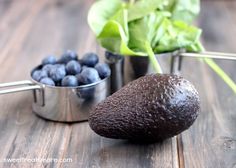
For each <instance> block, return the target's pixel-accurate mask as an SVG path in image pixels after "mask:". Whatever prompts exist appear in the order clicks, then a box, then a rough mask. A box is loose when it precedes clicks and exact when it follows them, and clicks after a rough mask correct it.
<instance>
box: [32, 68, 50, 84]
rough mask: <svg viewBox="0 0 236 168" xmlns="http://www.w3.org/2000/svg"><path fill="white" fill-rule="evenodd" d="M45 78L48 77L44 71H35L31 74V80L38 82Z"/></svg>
mask: <svg viewBox="0 0 236 168" xmlns="http://www.w3.org/2000/svg"><path fill="white" fill-rule="evenodd" d="M45 77H48V73H47V71H44V70H35V71H34V72H33V74H32V78H33V79H34V80H36V81H38V82H39V81H40V80H41V79H42V78H45Z"/></svg>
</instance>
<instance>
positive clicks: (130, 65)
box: [105, 49, 236, 92]
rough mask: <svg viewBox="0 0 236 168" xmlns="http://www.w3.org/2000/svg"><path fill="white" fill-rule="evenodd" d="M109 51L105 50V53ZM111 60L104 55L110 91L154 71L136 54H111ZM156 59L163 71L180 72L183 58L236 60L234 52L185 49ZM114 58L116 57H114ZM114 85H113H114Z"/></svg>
mask: <svg viewBox="0 0 236 168" xmlns="http://www.w3.org/2000/svg"><path fill="white" fill-rule="evenodd" d="M107 53H109V51H106V54H105V55H109V54H107ZM112 55H113V57H111V59H112V60H109V59H110V58H108V57H106V62H107V63H108V64H109V66H110V68H111V74H112V77H113V78H112V79H111V85H112V86H113V88H112V92H116V91H117V90H119V89H120V88H121V87H122V86H123V85H125V84H127V83H129V82H130V81H133V80H135V79H137V78H139V77H141V76H144V75H146V74H149V73H154V71H153V68H152V65H151V64H150V62H149V58H148V57H147V56H146V57H138V56H120V55H118V56H116V55H117V54H112ZM155 56H156V59H158V60H159V63H160V65H161V67H162V69H163V72H164V73H171V74H180V71H181V68H182V64H183V58H184V57H189V58H213V59H224V60H234V61H235V60H236V54H234V53H221V52H209V51H207V52H200V53H188V52H186V51H185V49H179V50H176V51H173V52H167V53H161V54H156V55H155ZM114 58H116V59H114ZM168 59H169V60H168ZM114 86H115V87H114Z"/></svg>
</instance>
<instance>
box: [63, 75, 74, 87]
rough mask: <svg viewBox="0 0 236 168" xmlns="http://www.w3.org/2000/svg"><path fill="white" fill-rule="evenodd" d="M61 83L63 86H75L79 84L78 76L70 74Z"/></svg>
mask: <svg viewBox="0 0 236 168" xmlns="http://www.w3.org/2000/svg"><path fill="white" fill-rule="evenodd" d="M61 85H62V86H70V87H74V86H78V81H77V78H76V77H75V76H72V75H68V76H66V77H64V78H63V80H62V81H61Z"/></svg>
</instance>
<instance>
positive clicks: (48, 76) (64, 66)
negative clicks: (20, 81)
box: [32, 50, 111, 87]
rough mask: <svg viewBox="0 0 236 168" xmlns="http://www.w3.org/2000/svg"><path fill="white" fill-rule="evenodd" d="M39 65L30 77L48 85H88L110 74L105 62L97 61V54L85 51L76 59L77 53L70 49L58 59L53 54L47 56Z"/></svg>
mask: <svg viewBox="0 0 236 168" xmlns="http://www.w3.org/2000/svg"><path fill="white" fill-rule="evenodd" d="M40 67H41V68H40V69H36V70H35V71H34V72H33V73H32V78H33V79H34V80H36V81H38V82H40V83H42V84H45V85H50V86H62V87H76V86H81V85H88V84H92V83H95V82H98V81H99V80H102V79H104V78H106V77H108V76H110V74H111V70H110V68H109V66H108V65H107V64H105V63H99V58H98V56H97V54H95V53H86V54H85V55H84V56H83V57H82V58H81V59H78V55H77V53H76V52H75V51H71V50H68V51H66V52H65V53H64V54H63V55H62V56H61V58H59V59H58V60H57V58H56V57H55V56H47V57H46V58H44V59H43V60H42V66H40Z"/></svg>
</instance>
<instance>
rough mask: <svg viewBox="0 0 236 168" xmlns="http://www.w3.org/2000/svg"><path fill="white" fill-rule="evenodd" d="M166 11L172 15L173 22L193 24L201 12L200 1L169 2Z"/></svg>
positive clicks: (179, 0) (171, 0)
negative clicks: (179, 21) (180, 21)
mask: <svg viewBox="0 0 236 168" xmlns="http://www.w3.org/2000/svg"><path fill="white" fill-rule="evenodd" d="M166 9H167V10H169V11H170V12H171V13H172V19H173V20H182V21H185V22H186V23H192V21H193V20H194V19H195V17H196V16H197V15H198V14H199V12H200V0H187V1H186V0H169V3H168V6H167V7H166Z"/></svg>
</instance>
